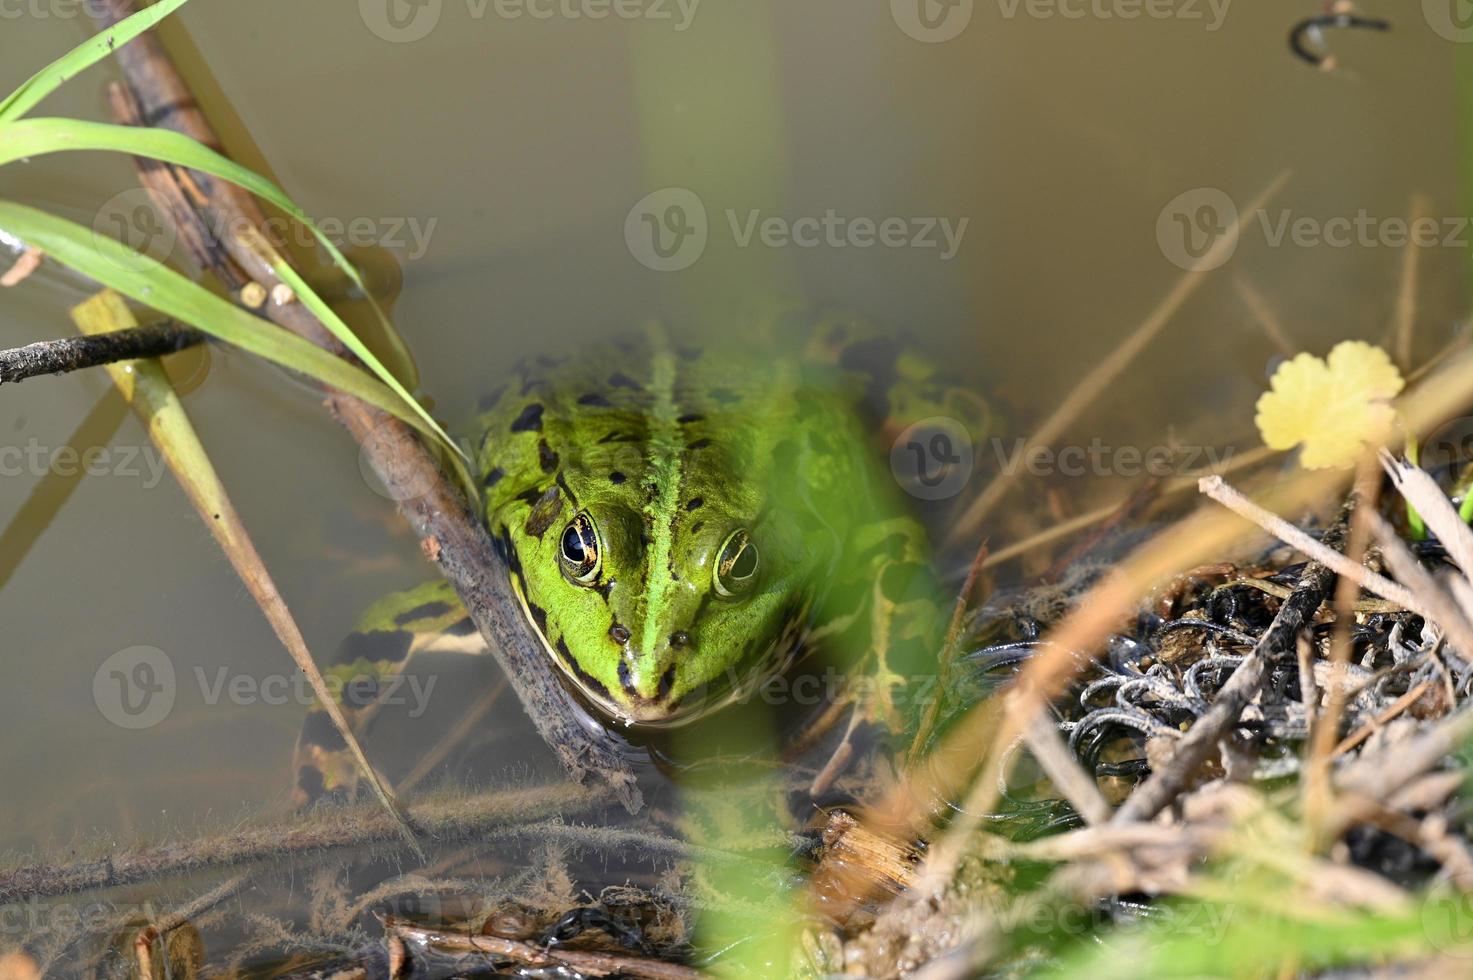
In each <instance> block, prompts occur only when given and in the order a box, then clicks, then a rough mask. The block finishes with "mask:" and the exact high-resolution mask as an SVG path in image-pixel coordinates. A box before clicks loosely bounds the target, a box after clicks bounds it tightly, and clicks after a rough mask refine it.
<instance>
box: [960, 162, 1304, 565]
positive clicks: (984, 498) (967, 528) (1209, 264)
mask: <svg viewBox="0 0 1473 980" xmlns="http://www.w3.org/2000/svg"><path fill="white" fill-rule="evenodd" d="M1289 174H1290V172H1289V171H1287V170H1286V171H1284V172H1283V173H1281V174H1279V175H1278V176H1277V177H1275V178H1274V179H1273V180H1272V181H1271V182H1270V183H1269V185H1268V187H1266V188H1264V190H1263V191H1262V192H1260V193H1259V195H1258V196H1257V197H1255V198H1254V199H1253V200H1252V201H1250V202H1249V203H1248V206H1247V207H1245V208H1243V210H1242V211H1240V212H1239V214H1238V220H1237V222H1236V224H1235V225H1234V226H1233V230H1232V232H1231V233H1229V234H1226V235H1220V236H1218V238H1217V240H1216V241H1214V242H1213V243H1212V247H1211V248H1209V249H1208V250H1207V253H1206V254H1205V255H1203V256H1202V259H1201V265H1202V266H1203V268H1206V269H1212V268H1213V267H1215V266H1217V265H1221V264H1222V263H1223V262H1224V261H1226V260H1227V258H1228V257H1229V256H1230V255H1231V254H1232V250H1233V249H1234V248H1235V247H1236V246H1237V243H1238V238H1239V236H1240V235H1241V234H1242V230H1243V228H1244V226H1245V225H1246V224H1247V222H1248V220H1249V217H1250V216H1251V215H1253V214H1255V213H1256V212H1257V211H1258V210H1259V209H1261V208H1262V207H1263V206H1264V205H1265V204H1266V203H1268V201H1269V199H1270V198H1272V197H1273V196H1274V195H1275V194H1277V193H1278V192H1279V190H1280V189H1281V188H1282V187H1283V186H1284V184H1286V183H1287V182H1288V180H1289ZM1210 275H1211V273H1210V272H1184V273H1182V275H1181V278H1179V279H1177V281H1176V285H1174V286H1173V287H1172V288H1171V291H1170V292H1168V293H1167V294H1166V296H1165V297H1164V298H1163V299H1162V300H1161V302H1160V303H1159V304H1157V306H1156V308H1155V309H1154V310H1152V311H1151V315H1150V316H1148V317H1147V318H1146V320H1145V322H1144V323H1142V324H1141V325H1140V326H1139V327H1137V328H1136V329H1135V332H1133V333H1132V334H1131V335H1130V336H1129V337H1127V338H1125V340H1123V341H1122V342H1121V343H1120V344H1119V345H1118V346H1117V347H1116V348H1115V349H1114V350H1112V351H1111V352H1110V353H1109V354H1108V355H1107V356H1106V357H1105V359H1104V360H1102V361H1101V362H1100V363H1099V365H1098V366H1097V367H1096V368H1095V369H1094V370H1092V371H1090V372H1089V374H1088V375H1086V376H1085V378H1084V380H1083V381H1081V382H1080V383H1079V385H1078V386H1077V387H1076V388H1075V389H1074V390H1073V391H1071V392H1070V393H1069V395H1068V397H1067V398H1065V399H1064V400H1063V401H1062V402H1060V403H1059V407H1058V408H1056V409H1054V410H1053V412H1051V413H1050V414H1049V416H1048V418H1046V419H1045V420H1044V421H1043V424H1042V425H1040V426H1039V427H1038V429H1037V430H1036V431H1035V432H1034V433H1033V434H1032V435H1030V436H1029V437H1028V438H1027V440H1026V441H1025V442H1024V443H1023V449H1022V452H1021V453H1020V454H1019V455H1020V457H1021V458H1022V459H1023V460H1027V459H1029V458H1031V456H1032V454H1033V453H1034V452H1036V451H1037V450H1038V449H1040V448H1042V447H1044V446H1047V445H1049V444H1050V443H1052V442H1054V441H1055V440H1056V439H1058V438H1059V436H1060V435H1062V434H1063V432H1064V430H1065V429H1066V428H1068V426H1069V425H1070V424H1071V423H1073V421H1074V419H1075V418H1076V417H1078V416H1079V414H1080V413H1081V412H1082V411H1083V410H1084V408H1085V407H1086V406H1087V405H1089V403H1090V402H1092V401H1094V400H1095V399H1096V398H1097V397H1099V395H1100V394H1101V393H1102V392H1104V390H1105V389H1106V388H1108V387H1109V386H1110V384H1111V383H1112V382H1113V381H1114V380H1115V379H1116V378H1118V377H1119V376H1120V375H1121V373H1123V372H1124V371H1125V369H1126V368H1127V367H1129V366H1130V363H1131V362H1132V361H1133V360H1135V358H1136V356H1137V355H1139V354H1140V352H1141V351H1142V350H1144V349H1145V347H1146V345H1147V344H1149V343H1150V342H1151V340H1152V339H1153V338H1155V336H1156V335H1157V334H1158V333H1160V332H1161V328H1162V327H1164V326H1166V324H1167V323H1168V322H1169V321H1170V320H1171V318H1172V316H1174V315H1175V313H1176V311H1177V310H1178V309H1180V308H1181V306H1182V304H1183V303H1185V302H1186V301H1187V300H1188V299H1190V298H1191V295H1192V294H1193V293H1195V292H1196V291H1197V288H1198V287H1199V286H1201V285H1202V283H1204V282H1206V281H1207V277H1208V276H1210ZM1027 469H1028V468H1027V467H1026V466H1017V467H1014V468H1012V469H1008V470H1005V471H1004V472H1003V473H1002V474H1001V475H999V476H998V477H996V478H995V479H994V480H993V481H992V482H991V483H990V484H988V485H987V488H986V489H985V490H983V491H982V493H981V495H980V496H978V498H977V499H976V500H974V501H972V504H971V506H969V507H968V508H967V509H966V512H965V513H963V514H962V516H961V518H960V519H959V520H958V521H957V523H956V526H955V527H954V528H953V529H952V531H951V534H950V537H951V539H952V540H955V539H958V538H964V537H967V536H968V535H970V534H973V533H975V532H976V530H977V528H978V527H980V526H981V524H982V521H983V520H984V519H985V518H986V517H987V515H988V514H989V513H991V512H992V508H994V507H996V506H997V504H998V502H999V501H1000V500H1002V498H1003V495H1004V494H1006V493H1007V491H1008V489H1009V488H1010V487H1012V485H1013V483H1014V482H1015V481H1016V480H1017V478H1018V477H1019V475H1020V474H1022V473H1025V472H1027Z"/></svg>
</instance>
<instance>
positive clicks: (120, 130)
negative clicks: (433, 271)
mask: <svg viewBox="0 0 1473 980" xmlns="http://www.w3.org/2000/svg"><path fill="white" fill-rule="evenodd" d="M3 133H4V137H5V138H4V142H3V144H0V165H4V164H7V163H13V162H15V161H17V160H22V159H27V158H31V157H37V156H43V155H45V154H47V153H58V152H63V151H67V150H102V151H111V152H118V153H131V154H133V155H135V156H144V157H150V158H152V159H155V160H163V161H166V162H168V163H172V164H176V165H178V166H181V167H188V168H189V169H191V170H198V171H201V172H202V173H207V174H211V175H213V176H215V177H219V178H221V179H222V180H228V181H230V182H231V183H233V184H237V185H239V186H240V187H243V188H245V189H246V190H248V191H250V192H251V193H252V194H254V195H256V196H257V197H259V198H261V199H262V200H264V201H268V202H270V203H271V204H273V205H275V206H276V207H278V208H280V209H281V210H282V211H284V212H286V213H287V214H288V215H290V216H291V217H292V218H294V219H296V220H297V221H300V222H301V223H302V224H303V225H305V226H306V227H307V228H308V229H310V230H311V232H312V234H313V235H314V236H315V237H316V238H317V241H318V243H319V244H321V245H322V247H323V248H324V249H326V250H327V253H328V254H329V255H330V256H331V257H332V261H333V264H334V265H336V266H337V267H338V268H339V269H341V270H342V272H343V274H344V275H346V276H347V277H348V278H349V279H351V280H352V282H353V284H354V285H356V286H357V287H358V289H359V291H360V292H362V293H363V295H364V296H366V297H368V299H369V302H370V304H371V305H372V307H373V310H374V314H375V315H376V316H377V317H378V319H379V323H380V326H381V327H382V328H383V331H384V334H385V336H386V337H387V338H388V340H389V341H390V343H392V344H393V345H394V346H395V350H394V356H395V357H396V358H397V359H399V360H401V361H403V362H405V363H410V357H409V352H408V350H407V349H406V348H405V347H404V343H403V340H402V339H401V338H400V337H399V334H398V331H397V330H395V329H394V326H393V324H392V323H390V322H389V320H388V318H387V317H386V316H384V314H383V311H382V310H381V309H379V306H378V304H377V303H376V302H374V301H373V297H372V296H371V295H370V293H369V291H368V287H367V285H366V284H365V283H364V282H363V278H362V277H361V276H360V275H359V273H358V270H357V269H356V268H354V267H353V263H351V262H349V261H348V260H347V258H346V257H344V255H343V254H342V252H341V251H339V250H338V247H337V246H336V245H334V244H333V242H332V240H331V239H329V238H328V237H327V236H326V235H324V234H323V233H322V231H321V230H320V229H318V228H317V226H316V225H315V224H314V223H313V221H312V219H311V218H310V217H309V216H308V215H307V213H306V212H305V211H303V210H302V209H301V208H300V207H298V206H297V204H296V202H295V201H293V200H292V199H291V198H290V197H288V196H287V194H286V192H285V191H283V190H282V189H281V188H280V187H278V186H277V185H276V184H275V183H273V182H272V181H270V180H268V179H266V178H265V177H262V176H261V175H260V174H258V173H256V172H255V171H253V170H250V169H249V168H247V167H243V166H241V165H240V164H238V163H236V162H235V161H234V160H231V159H230V158H229V157H226V156H223V155H221V154H219V153H216V152H215V151H214V150H212V149H210V148H209V147H207V146H205V145H203V144H201V143H199V142H197V141H195V140H192V139H190V138H189V137H188V136H185V135H183V134H181V133H176V132H173V131H171V130H166V129H144V128H140V127H137V126H117V125H113V124H110V123H97V122H87V121H84V120H77V119H50V118H46V119H24V120H21V121H20V122H16V123H11V124H10V125H8V126H5V127H4V129H3ZM292 288H293V289H297V287H296V284H292ZM310 291H311V290H310V289H307V290H306V291H305V292H304V291H303V290H302V289H297V294H298V295H299V296H301V297H303V300H304V302H305V300H306V297H307V293H309V292H310ZM313 312H316V310H315V309H314V310H313ZM323 324H324V325H325V326H326V327H327V328H328V329H329V330H330V331H331V332H332V333H333V335H334V336H335V337H337V339H338V340H339V341H341V342H342V343H343V344H344V345H345V346H346V347H347V348H348V349H349V350H351V351H352V352H353V353H354V354H355V355H356V356H357V357H358V358H359V359H360V360H361V361H363V363H364V364H365V365H366V366H367V367H368V368H369V369H370V370H372V371H373V372H374V373H375V374H376V375H378V377H379V379H380V380H381V381H383V382H384V383H385V384H386V385H388V386H389V387H390V388H391V389H393V390H394V391H396V392H398V393H400V394H401V395H402V396H403V397H404V398H405V400H406V401H407V402H409V404H411V405H413V406H414V409H415V411H416V412H417V413H418V414H419V415H420V417H421V418H422V419H423V420H424V421H425V422H426V423H427V424H428V425H429V427H430V431H433V432H434V433H435V434H436V435H438V436H439V437H440V438H442V439H444V440H445V444H446V445H447V446H449V447H451V448H452V449H453V450H454V451H455V452H456V453H459V452H460V450H459V449H458V448H457V447H456V446H455V444H454V443H453V442H451V440H450V438H449V436H447V435H446V434H445V433H444V432H443V431H442V430H441V429H440V427H439V426H438V425H437V424H436V423H435V421H434V420H433V419H431V418H430V416H429V413H428V412H426V411H425V410H424V408H423V407H422V406H421V405H420V404H419V403H418V402H417V401H415V400H414V399H413V398H412V397H410V395H409V393H408V392H407V391H405V390H404V387H403V385H402V384H400V383H399V380H398V378H397V377H395V376H394V374H393V372H391V371H390V370H389V369H388V368H386V367H385V366H384V365H383V364H382V363H381V362H380V361H379V360H378V358H377V357H375V356H374V355H373V352H372V351H370V350H369V349H368V347H367V346H366V345H365V344H364V343H363V341H361V340H360V339H359V338H358V336H357V334H355V333H353V331H352V330H351V329H350V328H349V327H348V325H347V324H345V323H343V321H342V319H341V318H339V317H337V316H336V315H334V316H332V318H331V319H330V320H329V319H323Z"/></svg>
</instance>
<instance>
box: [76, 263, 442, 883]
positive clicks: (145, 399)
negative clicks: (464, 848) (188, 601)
mask: <svg viewBox="0 0 1473 980" xmlns="http://www.w3.org/2000/svg"><path fill="white" fill-rule="evenodd" d="M72 321H73V322H74V323H76V325H77V327H78V329H80V330H81V331H82V332H83V333H85V334H97V333H105V332H108V331H112V330H123V329H126V328H128V327H136V326H137V325H138V323H137V321H136V320H134V319H133V314H132V313H131V312H130V311H129V310H128V307H127V306H126V305H125V304H124V303H123V300H122V297H120V296H119V295H118V294H117V293H115V292H112V291H103V292H101V293H98V294H97V295H96V296H93V297H92V298H91V299H88V300H86V301H85V302H83V303H81V304H80V305H78V306H77V307H76V308H75V309H73V310H72ZM106 368H107V372H108V374H109V375H110V376H111V377H112V379H113V384H115V385H117V388H118V390H119V391H120V392H122V394H123V397H124V398H125V399H127V401H128V404H130V405H131V406H133V410H134V411H135V412H137V413H138V417H139V418H140V419H142V420H143V424H144V425H145V426H146V427H147V429H148V435H149V438H150V439H152V440H153V442H154V444H155V445H156V446H158V448H159V451H160V452H162V453H163V455H164V461H165V462H166V463H168V466H169V469H170V471H171V472H172V473H173V474H174V477H175V479H177V480H178V481H179V485H180V486H181V487H183V488H184V492H185V494H186V495H187V496H188V497H189V502H190V503H191V504H193V505H194V509H195V510H196V511H197V512H198V513H199V515H200V519H201V520H203V521H204V524H205V527H207V528H209V529H210V534H211V535H213V536H214V538H215V541H216V543H217V544H219V545H220V550H221V551H223V552H225V557H226V558H228V559H229V560H230V565H231V567H232V568H234V569H235V574H236V575H238V576H240V580H241V582H242V583H244V585H245V587H246V590H247V591H248V592H250V594H251V598H253V599H255V600H256V604H257V605H258V606H260V607H261V612H262V613H264V614H265V616H266V621H267V622H269V623H270V624H271V629H272V631H273V632H275V633H276V637H277V639H279V640H280V641H281V645H282V646H284V647H285V648H286V651H287V653H288V654H289V655H290V656H291V658H292V660H293V662H295V663H296V665H297V669H298V670H300V671H301V672H302V673H303V674H304V675H305V676H306V678H307V680H308V681H309V682H310V683H311V685H312V690H313V692H314V693H315V694H316V695H317V699H318V701H320V702H321V703H322V706H323V708H324V710H326V711H327V714H328V717H329V718H331V719H332V722H333V725H334V726H335V727H336V728H337V729H338V733H339V734H340V735H341V736H342V737H343V741H344V742H346V743H347V745H348V750H349V751H350V752H351V753H352V755H353V758H354V761H355V762H356V763H357V764H358V768H359V769H360V770H361V771H362V773H363V777H364V780H365V781H366V782H367V783H368V784H369V785H370V786H371V787H372V788H373V790H374V793H375V794H376V795H377V796H378V798H379V802H380V803H382V804H383V806H384V808H385V809H386V810H387V811H388V812H389V814H390V816H392V817H393V818H394V820H395V822H396V823H397V824H398V826H399V831H400V833H402V834H403V835H404V838H405V840H406V841H407V842H408V843H409V845H410V846H411V847H413V848H414V849H415V851H416V853H418V854H420V856H421V858H423V852H422V851H420V848H419V842H418V840H416V838H415V836H414V831H413V830H411V829H410V827H409V821H408V819H407V818H406V817H405V815H404V810H403V808H402V807H401V806H400V805H399V801H398V799H397V798H395V796H394V794H393V791H392V790H390V789H389V787H388V786H387V785H385V784H384V782H383V780H382V779H380V778H379V775H378V773H377V772H375V771H374V768H373V766H372V765H371V764H370V763H369V761H368V756H367V755H366V754H365V753H364V751H363V746H362V745H361V744H360V743H359V741H358V739H357V737H356V736H355V735H354V734H353V730H352V728H351V727H350V726H349V725H348V721H347V719H346V718H345V717H344V716H343V712H342V708H341V707H340V706H339V705H338V703H337V700H336V699H335V698H334V697H333V695H332V692H331V691H330V690H329V689H328V687H327V682H326V680H325V679H324V678H323V676H322V672H321V671H320V670H318V669H317V663H316V661H315V660H313V658H312V652H311V651H310V650H309V649H308V648H307V641H306V639H305V638H303V636H302V631H301V629H300V628H299V627H298V626H297V621H296V618H295V617H293V616H292V613H291V609H290V608H288V607H287V604H286V600H285V599H284V598H282V595H281V592H280V590H279V589H277V587H276V583H275V582H274V581H273V580H272V578H271V573H270V572H269V571H267V569H266V563H265V562H264V561H262V560H261V555H260V553H259V552H258V551H257V550H256V545H255V543H254V542H253V541H252V540H251V536H250V534H249V532H247V530H246V526H245V522H243V521H242V520H241V519H240V515H239V514H238V513H237V512H236V510H235V505H234V503H232V502H231V500H230V495H229V494H228V493H226V492H225V484H224V483H222V482H221V480H220V477H219V475H218V474H217V473H216V471H215V467H214V464H212V463H211V462H210V457H209V454H208V453H206V452H205V447H204V444H203V443H201V442H200V440H199V435H198V434H197V433H196V432H195V429H194V425H193V424H192V423H191V422H190V421H189V415H188V413H186V412H185V411H184V405H183V404H182V403H181V402H180V401H179V396H178V394H177V393H176V392H175V391H174V386H173V385H172V384H170V382H169V378H168V376H167V375H166V374H164V369H163V366H162V365H160V364H159V362H158V361H156V360H135V361H127V362H124V363H120V364H108V365H106Z"/></svg>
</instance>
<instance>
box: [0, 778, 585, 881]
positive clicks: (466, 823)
mask: <svg viewBox="0 0 1473 980" xmlns="http://www.w3.org/2000/svg"><path fill="white" fill-rule="evenodd" d="M609 801H610V800H609V794H608V793H607V792H604V791H590V790H585V789H582V788H580V787H577V786H573V785H570V784H556V785H551V786H543V787H533V788H529V789H498V790H490V791H487V792H485V793H481V794H478V795H474V796H467V797H462V798H457V799H451V800H432V801H428V802H423V803H417V804H414V805H413V806H411V807H409V814H410V818H411V819H412V820H413V821H414V823H415V826H417V827H419V828H420V829H421V830H422V831H424V832H425V833H426V834H429V835H431V836H433V837H436V838H441V839H444V840H455V839H462V838H466V837H470V836H472V835H479V834H483V833H486V832H487V831H488V830H491V829H494V828H498V827H504V826H507V825H509V824H514V823H518V822H522V821H528V820H537V819H540V818H543V817H550V816H554V815H557V814H566V813H567V812H568V811H570V810H573V809H577V808H580V807H589V806H596V805H600V804H604V803H607V802H609ZM399 839H400V838H399V829H398V825H397V824H396V823H395V822H394V819H393V818H392V817H391V816H390V815H389V814H388V813H385V812H384V810H383V809H382V808H381V807H379V806H378V805H377V803H361V804H357V805H355V806H347V807H319V808H317V809H315V810H311V811H308V812H307V813H305V814H301V815H293V816H292V817H290V818H288V819H285V820H283V821H280V822H274V823H263V824H261V825H259V826H253V827H246V828H239V829H235V830H231V831H229V832H226V833H221V834H217V835H214V836H205V837H201V838H199V839H197V840H192V841H189V842H188V843H182V844H162V845H159V846H156V847H145V848H140V849H137V850H132V851H124V852H120V853H115V854H111V855H108V856H106V857H102V858H99V859H96V860H87V861H77V862H74V863H71V864H33V865H27V866H23V867H18V868H13V869H11V870H8V871H0V906H3V905H7V904H10V903H12V902H20V901H24V900H26V899H30V898H39V897H44V896H47V895H65V894H69V893H72V892H79V891H86V890H88V889H93V888H113V887H117V886H120V885H130V884H135V883H137V882H141V881H156V880H157V879H159V878H162V877H165V876H167V875H181V874H193V873H196V872H199V871H205V870H209V869H214V868H225V867H235V866H240V865H244V864H248V863H251V862H255V861H266V860H271V859H273V858H280V857H292V856H301V855H308V854H312V853H314V852H321V851H327V850H331V849H336V848H344V847H358V846H361V845H365V844H379V843H385V842H387V843H394V842H395V841H397V840H399Z"/></svg>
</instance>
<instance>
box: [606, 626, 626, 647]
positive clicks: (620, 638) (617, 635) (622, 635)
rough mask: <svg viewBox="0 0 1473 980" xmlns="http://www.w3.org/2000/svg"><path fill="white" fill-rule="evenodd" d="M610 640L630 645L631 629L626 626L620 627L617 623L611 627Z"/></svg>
mask: <svg viewBox="0 0 1473 980" xmlns="http://www.w3.org/2000/svg"><path fill="white" fill-rule="evenodd" d="M609 639H611V640H613V641H614V642H615V643H628V642H629V628H628V627H626V626H620V625H619V624H618V623H615V624H614V625H613V626H610V627H609Z"/></svg>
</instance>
